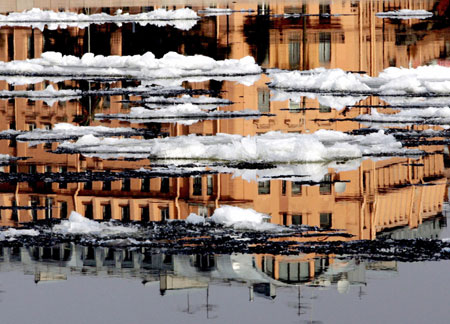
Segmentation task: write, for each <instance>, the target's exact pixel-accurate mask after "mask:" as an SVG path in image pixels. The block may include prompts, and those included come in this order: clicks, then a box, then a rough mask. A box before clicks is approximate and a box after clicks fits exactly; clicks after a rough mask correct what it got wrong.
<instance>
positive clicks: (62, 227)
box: [53, 211, 138, 236]
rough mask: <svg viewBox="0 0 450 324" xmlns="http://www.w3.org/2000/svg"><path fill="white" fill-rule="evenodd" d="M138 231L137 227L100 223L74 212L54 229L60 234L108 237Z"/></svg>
mask: <svg viewBox="0 0 450 324" xmlns="http://www.w3.org/2000/svg"><path fill="white" fill-rule="evenodd" d="M137 231H138V229H137V228H135V227H126V226H122V225H117V224H114V223H113V222H107V223H100V222H96V221H94V220H91V219H88V218H86V217H84V216H82V215H81V214H79V213H77V212H75V211H72V213H71V214H70V216H69V219H68V220H63V221H61V223H60V224H57V225H55V226H54V227H53V232H55V233H59V234H65V235H67V234H91V235H100V236H108V235H114V234H131V233H136V232H137Z"/></svg>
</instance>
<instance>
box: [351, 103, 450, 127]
mask: <svg viewBox="0 0 450 324" xmlns="http://www.w3.org/2000/svg"><path fill="white" fill-rule="evenodd" d="M356 119H357V120H359V121H361V122H363V123H364V124H371V123H383V124H386V123H388V124H390V125H395V124H396V123H398V124H400V123H401V125H403V126H405V125H412V124H417V123H428V124H433V125H442V126H447V125H449V124H450V108H449V107H439V108H435V107H429V108H423V109H402V110H401V111H399V112H397V113H395V114H380V113H379V112H378V111H377V110H376V109H372V111H371V114H370V115H369V114H364V115H359V116H358V117H356Z"/></svg>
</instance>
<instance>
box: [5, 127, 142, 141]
mask: <svg viewBox="0 0 450 324" xmlns="http://www.w3.org/2000/svg"><path fill="white" fill-rule="evenodd" d="M141 134H142V132H139V131H138V130H136V129H134V128H130V127H115V128H110V127H105V126H76V125H72V124H69V123H59V124H55V125H54V127H53V129H39V128H37V129H34V130H32V131H29V132H23V131H17V130H6V131H1V132H0V138H2V137H7V136H8V135H10V136H14V137H15V139H16V140H17V141H21V142H33V143H32V144H36V143H40V142H45V141H58V140H59V141H63V140H68V139H77V138H79V137H82V136H84V135H92V136H133V135H141Z"/></svg>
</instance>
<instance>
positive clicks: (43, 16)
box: [0, 8, 200, 31]
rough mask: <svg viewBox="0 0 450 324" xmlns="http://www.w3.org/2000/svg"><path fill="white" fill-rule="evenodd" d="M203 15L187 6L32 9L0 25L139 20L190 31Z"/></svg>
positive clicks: (83, 24)
mask: <svg viewBox="0 0 450 324" xmlns="http://www.w3.org/2000/svg"><path fill="white" fill-rule="evenodd" d="M198 19H200V17H199V16H198V15H197V14H196V13H195V11H193V10H191V9H189V8H184V9H177V10H165V9H156V10H154V11H150V12H145V13H140V14H128V13H125V14H122V11H121V10H118V11H117V12H116V15H109V14H107V13H99V14H92V15H85V14H78V13H75V12H55V11H50V10H41V9H38V8H33V9H31V10H28V11H23V12H13V13H10V14H9V15H0V26H25V27H28V26H31V27H32V28H38V29H40V30H41V31H42V30H44V28H45V27H46V26H47V28H48V29H50V30H54V29H58V28H67V27H78V28H86V27H88V26H89V25H90V24H104V23H116V24H118V25H119V26H120V25H121V24H122V23H127V22H136V23H138V24H140V25H142V26H145V25H147V24H151V25H156V26H159V27H163V26H173V27H175V28H178V29H182V30H189V29H191V28H192V27H194V26H195V24H196V23H197V20H198Z"/></svg>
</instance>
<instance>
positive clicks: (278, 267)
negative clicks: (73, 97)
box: [0, 220, 442, 301]
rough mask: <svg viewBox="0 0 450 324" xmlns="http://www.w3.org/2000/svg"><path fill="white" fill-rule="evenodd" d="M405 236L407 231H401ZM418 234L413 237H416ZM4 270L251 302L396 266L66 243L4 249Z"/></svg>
mask: <svg viewBox="0 0 450 324" xmlns="http://www.w3.org/2000/svg"><path fill="white" fill-rule="evenodd" d="M441 230H442V228H441V223H440V222H439V220H430V221H425V222H424V223H423V224H421V225H419V226H418V228H417V229H416V230H414V231H413V230H406V231H405V230H402V229H399V230H394V231H392V232H391V233H390V234H389V235H391V236H396V235H401V236H404V235H405V232H407V233H409V234H406V235H417V236H420V237H422V238H434V237H437V236H438V235H439V234H440V232H441ZM402 231H403V232H402ZM413 232H414V234H411V233H413ZM0 269H1V271H2V272H4V271H11V270H20V271H23V272H24V274H25V275H32V276H34V280H35V282H36V283H43V282H48V281H52V282H53V281H56V282H57V281H61V280H68V279H70V277H71V276H74V275H88V276H100V277H120V278H128V279H135V280H141V281H142V284H144V285H153V283H155V284H157V283H159V287H160V292H161V294H165V293H166V292H169V291H173V290H189V289H207V288H208V287H209V285H218V284H219V285H220V284H223V283H226V284H232V285H238V286H239V285H244V286H248V287H249V288H250V289H249V300H250V301H251V300H253V298H255V296H262V297H268V298H275V297H276V295H277V289H278V288H283V287H289V286H298V285H307V286H312V287H329V288H330V289H331V288H332V289H337V290H338V291H339V292H341V293H342V292H346V291H347V290H348V289H349V287H350V286H364V285H365V284H366V280H367V272H370V271H378V272H380V273H385V274H387V275H388V276H390V275H391V274H392V273H396V272H397V271H398V269H397V262H396V261H361V260H358V259H340V258H336V257H335V256H334V255H319V254H314V253H312V254H305V255H299V256H273V255H250V254H234V255H214V254H208V255H165V254H153V252H152V251H151V250H148V249H146V248H139V249H132V250H131V249H120V248H108V247H93V246H90V247H85V246H80V245H75V244H73V243H62V244H58V245H56V246H53V247H43V246H29V247H3V248H1V249H0Z"/></svg>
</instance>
